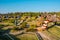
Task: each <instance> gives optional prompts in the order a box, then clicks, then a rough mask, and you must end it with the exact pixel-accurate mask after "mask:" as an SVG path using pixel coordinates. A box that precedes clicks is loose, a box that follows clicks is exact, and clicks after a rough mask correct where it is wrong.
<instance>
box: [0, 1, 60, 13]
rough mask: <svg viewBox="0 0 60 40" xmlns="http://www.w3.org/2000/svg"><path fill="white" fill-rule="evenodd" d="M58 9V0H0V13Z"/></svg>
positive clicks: (59, 7) (59, 9) (59, 6)
mask: <svg viewBox="0 0 60 40" xmlns="http://www.w3.org/2000/svg"><path fill="white" fill-rule="evenodd" d="M59 11H60V0H0V13H8V12H59Z"/></svg>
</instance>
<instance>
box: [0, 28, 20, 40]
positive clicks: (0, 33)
mask: <svg viewBox="0 0 60 40" xmlns="http://www.w3.org/2000/svg"><path fill="white" fill-rule="evenodd" d="M10 30H11V29H7V30H3V29H0V40H11V38H13V39H14V40H20V39H19V38H17V37H16V36H14V35H12V34H9V32H10ZM6 34H8V35H9V36H11V38H9V37H8V36H7V35H6Z"/></svg>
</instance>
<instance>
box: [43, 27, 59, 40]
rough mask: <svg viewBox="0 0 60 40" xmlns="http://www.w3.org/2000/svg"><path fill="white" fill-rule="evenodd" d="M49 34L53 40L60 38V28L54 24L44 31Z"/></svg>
mask: <svg viewBox="0 0 60 40" xmlns="http://www.w3.org/2000/svg"><path fill="white" fill-rule="evenodd" d="M43 33H45V34H46V35H47V36H49V37H50V38H51V39H52V40H60V28H58V27H56V26H54V27H52V28H50V29H48V31H47V30H45V31H43Z"/></svg>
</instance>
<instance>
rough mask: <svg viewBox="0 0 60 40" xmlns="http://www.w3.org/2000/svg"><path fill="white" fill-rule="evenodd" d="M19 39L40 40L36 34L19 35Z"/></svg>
mask: <svg viewBox="0 0 60 40" xmlns="http://www.w3.org/2000/svg"><path fill="white" fill-rule="evenodd" d="M17 38H19V39H20V40H38V38H37V36H36V35H35V34H34V33H33V34H30V33H28V34H22V35H18V36H17Z"/></svg>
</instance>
